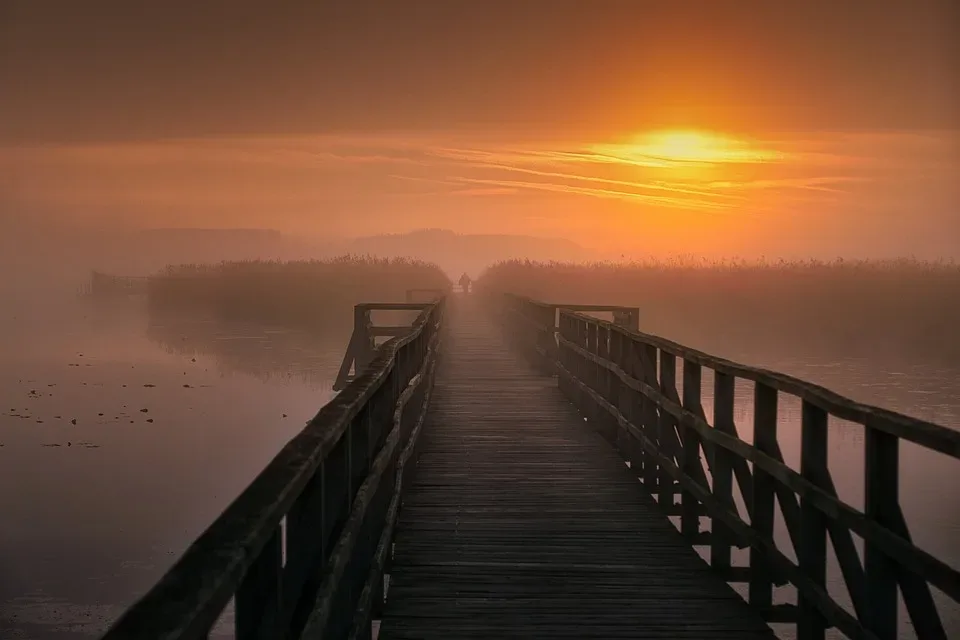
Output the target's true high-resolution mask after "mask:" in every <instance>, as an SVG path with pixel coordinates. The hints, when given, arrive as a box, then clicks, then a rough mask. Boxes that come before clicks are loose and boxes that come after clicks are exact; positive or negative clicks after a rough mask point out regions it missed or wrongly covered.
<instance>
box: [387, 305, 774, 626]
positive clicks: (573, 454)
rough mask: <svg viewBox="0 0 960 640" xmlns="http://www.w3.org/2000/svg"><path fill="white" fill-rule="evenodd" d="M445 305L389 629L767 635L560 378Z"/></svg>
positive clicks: (474, 318) (468, 309)
mask: <svg viewBox="0 0 960 640" xmlns="http://www.w3.org/2000/svg"><path fill="white" fill-rule="evenodd" d="M450 307H451V308H450V309H449V312H448V313H449V316H450V317H449V319H448V322H447V323H446V326H447V327H448V329H447V334H446V336H445V338H444V340H445V344H444V349H443V354H442V360H441V362H440V364H439V366H438V376H437V381H436V386H435V389H434V396H433V400H432V402H431V410H430V412H429V414H428V417H427V423H426V424H425V425H424V426H425V428H424V433H423V436H422V437H423V438H424V441H423V443H422V444H421V453H420V457H419V463H418V466H417V472H416V476H415V477H414V481H413V483H412V485H411V486H410V487H409V488H408V489H407V490H406V491H405V495H404V501H403V510H402V512H401V517H400V522H399V524H398V530H397V535H396V538H395V542H396V547H395V551H394V554H395V555H394V562H393V565H392V571H391V576H390V588H389V591H388V597H387V603H386V609H385V612H384V616H383V622H382V626H381V630H380V638H381V639H382V640H396V639H401V638H409V639H412V638H451V637H455V638H491V637H509V638H534V637H536V638H561V637H568V638H587V637H590V638H628V637H629V638H639V637H644V638H703V639H709V638H731V639H732V638H772V637H773V634H772V633H771V631H770V629H769V627H768V626H767V625H766V624H765V623H764V622H763V621H762V620H761V618H760V615H759V614H758V613H757V612H756V611H755V610H753V609H751V608H750V607H749V606H748V605H747V604H746V603H745V602H744V601H743V600H742V599H741V598H740V597H739V596H738V595H737V594H736V593H735V592H734V591H733V589H732V588H731V587H730V586H729V585H728V584H727V583H725V582H724V581H723V580H722V579H721V578H720V577H718V576H717V575H716V574H714V573H713V572H712V571H711V570H710V568H709V567H708V566H707V564H706V563H705V562H704V561H703V560H702V559H701V558H700V557H699V556H698V555H697V553H696V552H695V551H694V549H693V548H692V547H691V546H690V543H689V542H688V541H686V540H685V539H684V538H683V536H682V535H681V534H680V533H679V532H678V531H677V530H676V529H675V528H674V527H673V526H672V525H671V524H670V522H669V521H668V520H667V518H666V517H665V516H664V515H663V514H662V512H661V511H660V510H659V509H658V507H657V505H656V503H655V502H654V501H653V499H652V498H651V497H650V496H649V494H648V493H647V492H646V491H645V490H644V489H643V487H642V485H641V484H640V482H639V481H638V480H637V478H636V475H635V474H634V473H632V472H631V471H630V470H629V469H628V468H627V467H626V466H625V465H624V464H623V461H622V460H621V458H620V457H619V455H618V453H617V451H616V450H615V449H614V448H613V447H611V446H610V444H609V443H608V442H607V441H606V440H604V439H603V437H602V436H601V435H600V434H599V433H598V432H597V431H595V430H594V429H592V428H591V427H590V426H588V425H585V424H584V419H583V418H582V417H580V416H579V415H578V414H577V412H576V410H575V409H574V408H573V406H572V405H570V404H569V403H568V402H567V401H566V400H565V399H564V398H563V396H562V395H561V392H560V391H559V390H558V388H557V384H556V381H555V380H554V379H551V378H549V377H544V376H542V375H538V374H537V373H536V371H535V370H534V369H533V368H532V367H531V365H529V364H528V363H527V362H526V361H524V360H522V359H521V358H520V357H519V356H517V355H515V354H514V352H513V351H512V350H510V349H509V348H508V347H507V345H506V344H505V341H504V339H503V337H502V336H501V333H500V331H499V329H498V328H497V327H495V325H494V324H493V322H492V321H491V320H490V319H489V318H488V316H487V315H486V314H485V313H481V312H477V311H476V310H474V309H473V308H472V307H473V305H472V304H471V303H470V302H468V301H463V302H456V303H453V304H451V305H450Z"/></svg>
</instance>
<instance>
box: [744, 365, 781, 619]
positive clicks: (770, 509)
mask: <svg viewBox="0 0 960 640" xmlns="http://www.w3.org/2000/svg"><path fill="white" fill-rule="evenodd" d="M777 401H778V394H777V390H776V389H774V388H773V387H770V386H768V385H765V384H763V383H761V382H758V383H757V384H756V387H755V389H754V394H753V443H754V446H755V447H756V448H757V450H758V451H760V452H761V453H765V454H767V455H769V456H771V457H773V458H774V459H776V458H777V457H778V455H779V454H778V452H779V446H778V445H777ZM775 482H776V481H775V480H774V479H773V478H772V477H771V476H770V474H768V473H767V472H766V471H764V470H763V469H761V468H759V467H757V466H754V467H753V495H752V496H751V497H750V500H751V501H752V503H753V508H752V509H751V514H752V515H751V516H750V525H751V527H753V530H754V531H756V532H757V533H758V534H759V535H760V536H761V537H762V538H763V539H764V540H770V541H772V540H773V523H774V516H775V510H776V484H775ZM744 497H745V498H746V496H744ZM749 594H750V604H751V605H753V606H754V607H757V608H759V609H769V608H770V607H772V606H773V576H772V575H771V572H770V570H769V565H768V563H767V561H766V559H765V558H764V553H763V552H762V551H760V550H759V549H757V548H756V547H750V592H749Z"/></svg>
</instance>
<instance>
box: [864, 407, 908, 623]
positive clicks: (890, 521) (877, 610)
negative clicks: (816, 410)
mask: <svg viewBox="0 0 960 640" xmlns="http://www.w3.org/2000/svg"><path fill="white" fill-rule="evenodd" d="M865 427H866V433H865V442H864V446H865V455H866V460H865V464H864V475H865V477H864V490H865V491H864V511H865V513H866V515H867V518H869V519H871V520H873V521H874V522H876V523H877V524H879V525H881V526H883V527H886V528H887V529H890V530H893V531H896V529H897V525H898V524H899V523H898V520H899V518H898V517H897V514H898V511H899V493H900V455H899V440H898V439H897V437H896V436H894V435H891V434H889V433H884V432H882V431H879V430H877V429H874V428H872V427H871V426H870V424H869V423H867V424H866V425H865ZM863 555H864V572H865V573H866V587H867V620H866V621H865V624H866V627H867V628H868V629H870V630H871V631H872V632H873V633H874V634H876V636H877V637H878V638H880V639H881V640H895V639H896V638H897V608H898V602H897V566H896V564H895V563H894V562H893V560H891V559H890V558H889V557H887V555H886V554H885V553H884V552H883V551H881V550H880V549H877V547H876V546H875V545H873V544H871V543H870V542H867V543H866V544H865V548H864V554H863Z"/></svg>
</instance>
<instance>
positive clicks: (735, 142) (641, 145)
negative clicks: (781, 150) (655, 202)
mask: <svg viewBox="0 0 960 640" xmlns="http://www.w3.org/2000/svg"><path fill="white" fill-rule="evenodd" d="M593 151H594V152H597V153H600V154H602V155H604V156H607V157H609V158H611V159H612V160H616V161H620V162H624V163H627V164H637V165H642V166H655V167H670V166H684V165H690V164H711V165H712V164H728V163H757V162H770V161H773V160H776V159H778V158H779V154H777V153H776V152H774V151H770V150H766V149H760V148H759V147H757V146H755V145H753V144H751V143H750V142H748V141H747V140H742V139H738V138H735V137H733V136H728V135H722V134H717V133H709V132H705V131H697V130H670V131H655V132H651V133H647V134H642V135H639V136H635V137H634V138H633V139H631V140H629V141H627V142H623V143H619V144H602V145H594V147H593Z"/></svg>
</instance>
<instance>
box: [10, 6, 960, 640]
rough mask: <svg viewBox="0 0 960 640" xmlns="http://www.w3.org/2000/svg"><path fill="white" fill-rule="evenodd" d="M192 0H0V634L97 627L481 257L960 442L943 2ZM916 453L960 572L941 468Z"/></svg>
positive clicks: (503, 273) (858, 481) (911, 507)
mask: <svg viewBox="0 0 960 640" xmlns="http://www.w3.org/2000/svg"><path fill="white" fill-rule="evenodd" d="M187 4H188V3H179V4H178V3H175V2H165V3H131V2H128V1H122V2H121V1H120V0H88V1H86V2H83V3H80V2H67V1H60V0H0V640H8V639H9V640H25V639H26V640H75V639H79V638H91V637H97V636H99V635H100V634H102V633H103V631H104V630H105V629H106V628H107V627H108V626H109V624H110V623H111V622H112V621H113V620H115V619H116V617H117V616H118V615H119V614H120V613H121V612H122V611H123V610H124V609H125V608H126V607H128V606H129V605H130V604H131V603H132V602H134V601H135V600H136V598H137V597H139V596H140V595H142V594H143V593H144V592H145V591H146V590H147V589H148V588H149V587H150V586H151V585H152V584H153V583H154V582H155V581H156V580H157V579H158V578H159V577H160V576H161V575H162V574H163V572H164V571H165V570H166V569H168V568H169V567H170V565H171V563H172V562H173V561H174V560H175V559H176V558H177V557H178V556H179V554H181V553H182V552H183V550H184V549H185V548H186V546H187V545H188V544H189V543H190V542H191V541H192V540H193V539H194V538H195V537H196V536H197V535H198V534H199V533H200V532H201V531H202V530H203V529H204V528H205V527H206V526H207V525H208V524H209V523H210V522H211V521H212V520H213V519H214V518H215V517H216V516H217V514H219V513H220V512H221V511H222V509H223V508H224V507H225V506H226V505H227V504H229V502H230V501H231V500H232V499H233V498H234V497H235V496H236V495H237V494H238V493H239V492H240V491H241V490H242V489H243V488H244V487H245V486H246V485H247V483H249V482H250V480H251V479H252V478H253V477H255V475H256V474H257V473H258V472H259V471H260V470H261V469H262V468H263V466H264V465H265V464H266V463H267V462H268V461H269V460H270V459H271V458H272V457H273V455H274V454H275V453H276V452H277V451H278V450H279V449H280V448H281V447H282V446H283V445H284V444H285V443H286V442H287V441H288V440H289V439H290V438H291V437H292V436H293V435H295V434H296V433H298V432H299V431H300V430H301V429H302V427H303V425H304V424H305V423H306V421H307V420H309V419H310V418H311V416H313V415H314V414H315V413H316V412H317V410H318V409H319V408H320V407H321V406H323V405H324V403H326V402H328V401H329V400H330V399H331V398H332V397H333V391H332V386H333V382H334V377H335V376H336V374H337V371H338V369H339V368H340V365H341V360H342V358H343V357H344V353H345V349H346V346H347V344H348V341H349V339H350V336H351V331H352V328H353V327H352V323H353V321H354V316H353V306H354V305H355V304H358V303H361V302H397V301H403V300H405V299H406V295H407V291H408V290H409V289H428V290H443V291H446V292H448V293H450V292H452V288H451V283H452V282H455V281H457V279H458V278H459V277H460V275H461V274H462V273H466V274H468V275H469V276H470V277H472V278H474V279H475V280H478V283H479V285H480V287H481V290H484V291H487V292H493V293H497V292H511V293H518V294H524V295H528V296H531V297H533V298H537V299H543V300H547V301H549V302H552V303H564V302H566V303H592V304H604V305H610V304H621V305H628V306H632V307H637V308H638V309H639V314H640V329H641V330H643V331H647V332H650V333H654V334H658V335H662V336H664V337H667V338H670V339H673V340H677V341H679V342H682V343H684V344H688V345H691V346H694V347H697V348H701V349H704V350H706V351H709V352H712V353H718V354H720V355H722V356H725V357H729V358H732V359H735V360H738V361H742V362H745V363H747V364H752V365H757V366H762V367H767V368H771V369H774V370H777V371H782V372H785V373H788V374H792V375H796V376H798V377H801V378H803V379H807V380H810V381H812V382H815V383H818V384H822V385H825V386H827V387H829V388H831V389H833V390H835V391H837V392H839V393H842V394H845V395H848V396H850V397H852V398H854V399H856V400H859V401H862V402H866V403H872V404H876V405H880V406H883V407H886V408H889V409H892V410H895V411H899V412H902V413H906V414H909V415H912V416H917V417H920V418H923V419H926V420H929V421H933V422H936V423H939V424H942V425H944V426H946V427H948V428H952V429H960V386H958V384H960V383H958V380H960V337H958V334H957V327H958V326H960V265H958V264H957V261H958V260H960V180H958V175H960V120H958V114H960V108H958V101H957V100H958V96H960V93H958V90H960V86H958V84H957V82H958V78H960V71H958V66H957V65H958V61H960V52H958V51H957V49H958V43H960V37H957V25H960V21H958V19H957V18H960V16H958V15H957V13H956V12H957V4H956V3H955V2H951V1H950V0H915V1H914V2H912V3H903V2H897V1H896V0H890V1H887V2H881V1H879V0H878V1H876V2H873V3H871V4H870V8H869V10H868V9H865V8H863V7H855V6H854V4H849V5H848V4H842V3H837V2H828V1H826V0H824V1H822V2H820V1H807V2H799V1H798V2H792V1H786V0H785V1H783V2H778V3H751V2H734V3H729V2H728V3H716V2H711V3H701V5H700V6H694V5H693V4H689V5H687V4H684V5H683V6H681V4H682V3H663V2H645V1H641V0H635V1H633V2H603V1H598V2H595V3H585V2H581V1H573V0H571V1H566V0H550V2H546V0H545V1H544V2H534V1H532V0H531V1H529V2H501V1H500V0H487V1H486V2H475V3H468V2H459V3H456V2H449V1H444V2H441V1H440V0H437V1H429V2H428V1H426V0H423V2H418V3H415V4H416V7H412V6H408V5H407V4H403V5H401V3H383V5H382V6H378V7H377V10H376V11H374V10H372V9H371V8H370V6H369V4H364V3H351V2H346V3H343V2H341V3H301V5H298V6H297V7H293V6H292V5H290V6H286V7H279V6H277V7H270V8H264V7H260V8H257V7H255V6H254V5H253V4H250V3H247V4H244V3H238V2H232V1H231V2H226V1H224V2H221V1H212V0H211V1H210V2H205V3H203V6H199V5H198V6H193V5H192V4H191V5H190V6H189V7H187ZM761 5H762V6H761ZM94 272H97V273H99V274H106V275H107V276H108V277H107V278H106V279H104V280H99V281H95V280H94V279H93V274H94ZM113 276H117V277H120V278H121V279H118V280H114V279H112V277H113ZM126 278H129V280H127V279H126ZM96 282H106V283H107V286H106V288H104V289H97V288H96ZM127 286H129V290H125V289H124V287H127ZM94 294H96V295H94ZM410 320H411V314H409V313H407V314H399V315H395V316H391V317H386V316H383V317H381V318H379V319H378V320H377V321H378V322H382V323H384V324H390V325H395V324H401V323H403V322H409V321H410ZM705 388H707V389H709V384H706V385H705ZM749 391H750V390H748V389H746V388H739V387H738V389H737V393H738V394H739V396H738V397H740V396H743V397H742V398H740V399H741V400H742V401H743V403H744V404H748V401H749V397H748V396H749ZM708 395H709V394H708ZM704 404H705V405H709V404H710V402H709V398H708V397H705V398H704ZM737 421H738V423H740V424H741V425H742V429H743V434H744V437H749V435H750V430H749V425H750V423H751V421H752V415H750V414H749V413H743V414H738V416H737ZM798 424H799V423H798V409H797V407H792V408H791V407H787V408H786V410H785V411H784V416H783V417H782V420H781V425H780V428H781V434H782V437H783V441H784V443H785V444H784V451H785V454H786V455H787V457H788V458H789V457H790V456H794V454H796V453H797V442H796V440H797V436H798V434H799V426H798ZM830 429H831V438H832V440H831V442H832V443H833V445H832V447H833V448H832V449H831V453H830V455H831V465H832V466H833V470H834V473H835V478H836V481H837V484H838V490H839V491H840V493H841V496H842V497H845V498H849V499H851V500H861V499H862V493H863V487H862V468H861V466H860V465H862V450H863V448H862V438H863V433H862V429H859V430H858V428H856V427H851V425H846V424H843V423H841V422H839V421H831V424H830ZM791 439H792V440H791ZM791 443H792V444H791ZM794 457H795V456H794ZM949 462H953V461H948V463H949ZM901 467H902V474H901V475H902V476H903V478H904V481H903V490H902V491H903V495H902V503H903V507H904V511H905V515H906V518H907V520H908V521H909V522H908V523H909V525H910V527H911V531H912V534H913V536H914V540H915V541H916V542H917V543H918V544H919V545H920V546H921V547H922V548H924V549H926V550H928V551H930V552H932V553H934V554H935V555H938V556H939V557H942V558H945V559H946V560H947V561H948V562H949V563H951V564H952V565H953V566H957V564H958V563H960V556H958V555H957V553H958V551H960V549H958V547H957V543H956V540H957V539H960V536H958V532H960V521H958V520H957V518H958V515H957V514H960V493H958V492H960V489H958V487H960V476H958V475H957V474H958V470H957V469H956V465H953V466H949V464H945V463H944V461H943V460H940V459H933V458H931V457H930V456H928V452H924V451H920V450H919V449H918V448H915V447H914V448H911V447H905V449H904V455H903V458H902V463H901ZM782 534H783V532H782V531H781V532H780V534H778V535H782ZM835 568H836V567H832V568H831V571H832V572H833V573H832V574H831V577H830V580H831V585H832V588H833V587H837V586H838V585H839V584H840V583H839V582H838V580H839V579H838V577H837V575H835V574H836V572H835V571H833V570H834V569H835ZM938 597H940V596H939V595H938ZM941 599H942V598H941ZM946 615H947V616H948V617H947V619H946V622H947V623H948V625H952V626H949V629H950V630H951V631H953V630H957V629H960V613H958V612H957V610H956V607H954V608H953V609H950V610H949V611H947V612H946ZM229 618H230V613H229V612H228V613H227V615H226V616H225V621H223V622H224V625H222V627H221V629H220V631H225V633H226V632H227V631H229V629H228V627H229V622H230V620H229ZM226 635H229V633H227V634H226Z"/></svg>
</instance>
